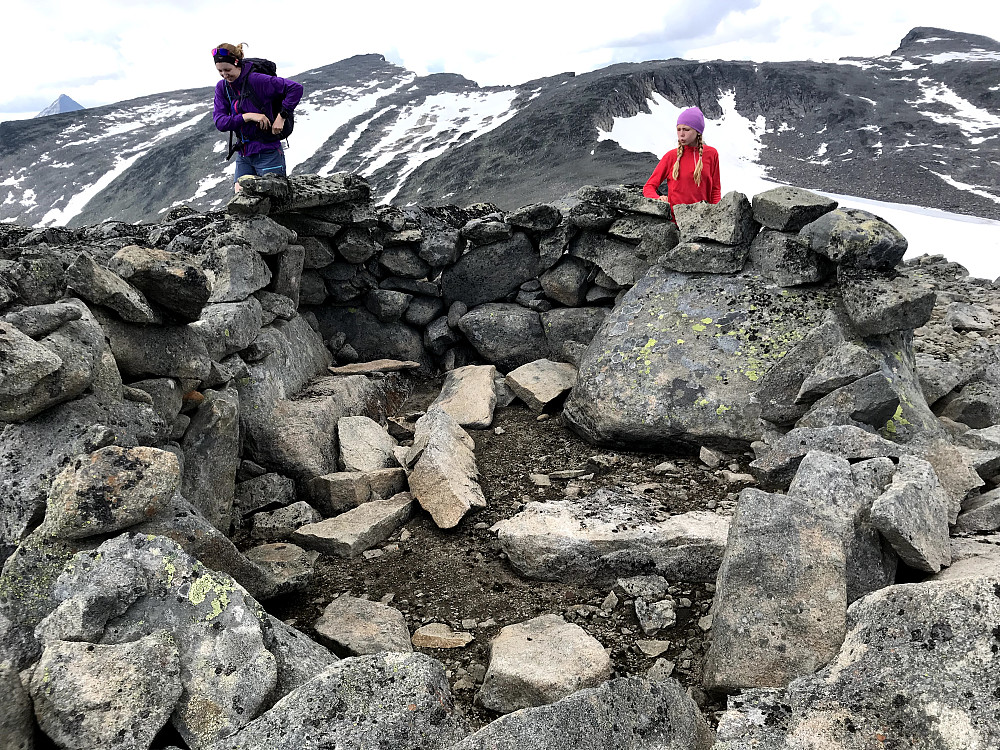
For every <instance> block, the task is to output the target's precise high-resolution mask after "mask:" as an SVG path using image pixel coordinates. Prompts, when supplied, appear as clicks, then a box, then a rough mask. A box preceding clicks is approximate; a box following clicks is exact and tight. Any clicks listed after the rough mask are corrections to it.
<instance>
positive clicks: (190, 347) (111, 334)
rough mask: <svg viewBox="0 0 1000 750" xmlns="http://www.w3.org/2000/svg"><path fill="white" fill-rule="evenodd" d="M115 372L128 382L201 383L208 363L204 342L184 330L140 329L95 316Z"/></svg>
mask: <svg viewBox="0 0 1000 750" xmlns="http://www.w3.org/2000/svg"><path fill="white" fill-rule="evenodd" d="M97 317H98V319H99V320H100V323H101V327H102V328H103V329H104V333H105V334H106V335H107V337H108V342H109V343H110V345H111V351H112V353H113V354H114V355H115V360H116V361H117V362H118V369H119V370H121V373H122V375H123V376H124V377H125V378H127V379H129V380H143V379H146V378H183V379H187V380H198V381H201V380H205V379H206V378H207V377H208V374H209V372H210V371H211V368H212V360H211V357H210V356H209V353H208V348H207V347H206V346H205V341H204V339H203V338H202V336H201V335H200V334H199V333H198V331H197V330H195V329H194V328H192V327H190V326H188V325H182V326H175V325H164V326H143V325H136V324H133V323H124V322H122V321H120V320H117V319H115V318H113V317H111V316H109V315H105V314H102V313H100V312H98V313H97Z"/></svg>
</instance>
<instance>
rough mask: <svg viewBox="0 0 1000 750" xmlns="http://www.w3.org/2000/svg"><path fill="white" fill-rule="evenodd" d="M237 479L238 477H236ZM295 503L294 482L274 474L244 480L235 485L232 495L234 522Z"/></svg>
mask: <svg viewBox="0 0 1000 750" xmlns="http://www.w3.org/2000/svg"><path fill="white" fill-rule="evenodd" d="M237 479H239V475H237ZM294 502H295V482H294V481H293V480H291V479H289V478H288V477H285V476H282V475H281V474H278V473H275V472H269V473H267V474H262V475H260V476H259V477H253V478H252V479H246V480H244V481H242V482H239V483H238V484H237V485H236V488H235V492H234V495H233V520H234V522H235V521H237V520H239V519H241V518H243V517H244V516H249V515H251V514H253V513H256V512H258V511H260V510H264V509H266V508H269V507H275V506H277V507H284V506H286V505H291V504H292V503H294Z"/></svg>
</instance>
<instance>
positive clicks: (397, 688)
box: [209, 653, 466, 750]
mask: <svg viewBox="0 0 1000 750" xmlns="http://www.w3.org/2000/svg"><path fill="white" fill-rule="evenodd" d="M465 733H466V729H465V724H464V722H463V721H462V719H460V718H459V716H458V715H457V713H456V711H455V704H454V700H453V699H452V697H451V690H450V688H449V686H448V679H447V677H445V674H444V667H442V665H441V664H440V663H439V662H437V661H435V660H434V659H431V658H430V657H429V656H424V655H423V654H413V653H408V654H400V653H380V654H373V655H371V656H359V657H356V658H352V659H344V660H342V661H339V662H337V663H336V664H333V665H331V666H330V667H328V668H327V669H326V670H325V671H324V672H322V673H321V674H319V675H317V676H316V677H315V678H313V679H312V680H310V681H309V682H307V683H306V684H304V685H302V686H301V687H300V688H298V689H297V690H294V691H293V692H291V693H290V694H288V695H287V696H285V698H284V699H283V700H281V701H280V702H279V703H278V704H277V705H275V706H274V708H272V709H271V710H270V711H268V712H266V713H265V714H263V715H262V716H260V717H259V718H258V719H256V720H255V721H253V722H252V723H251V724H250V725H249V726H248V727H246V729H244V730H243V731H241V732H238V733H236V734H235V735H233V736H232V737H230V738H228V739H226V740H223V741H221V742H218V743H216V744H214V745H212V746H211V748H210V749H209V750H301V749H302V748H304V747H316V748H334V747H337V748H359V749H360V748H365V750H439V749H442V750H443V748H447V747H450V746H451V745H452V744H454V743H455V742H457V741H458V740H460V739H461V738H462V737H463V736H464V735H465Z"/></svg>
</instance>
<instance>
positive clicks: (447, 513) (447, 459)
mask: <svg viewBox="0 0 1000 750" xmlns="http://www.w3.org/2000/svg"><path fill="white" fill-rule="evenodd" d="M413 444H414V448H413V449H411V451H412V452H413V453H416V452H417V451H420V457H419V458H418V459H417V460H416V464H415V465H414V466H413V471H412V472H411V473H410V476H409V482H410V491H411V492H412V493H413V497H415V498H416V500H417V502H419V503H420V506H421V507H422V508H423V509H424V510H426V511H427V512H428V513H430V514H431V518H433V519H434V523H435V524H437V526H438V528H442V529H451V528H454V527H455V526H457V525H458V523H459V521H461V520H462V518H463V517H464V516H465V514H466V513H468V512H469V511H470V510H472V509H473V508H485V507H486V498H485V497H484V496H483V490H482V488H481V487H480V486H479V482H478V481H477V480H478V477H479V469H478V468H477V467H476V457H475V454H474V452H473V449H474V448H475V443H473V441H472V438H470V437H469V434H468V433H467V432H466V431H465V430H463V429H462V428H461V427H460V426H459V424H458V423H457V422H456V421H455V420H454V419H453V418H452V417H451V416H450V415H449V414H448V413H447V412H445V411H442V410H441V409H434V410H432V411H429V412H427V414H425V415H424V416H422V417H421V418H420V419H418V420H417V425H416V433H415V436H414V440H413Z"/></svg>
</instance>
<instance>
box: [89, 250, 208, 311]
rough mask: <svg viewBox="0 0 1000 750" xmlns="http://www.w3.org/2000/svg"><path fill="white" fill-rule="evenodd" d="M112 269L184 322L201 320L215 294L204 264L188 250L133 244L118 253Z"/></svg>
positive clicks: (112, 263) (111, 263) (112, 262)
mask: <svg viewBox="0 0 1000 750" xmlns="http://www.w3.org/2000/svg"><path fill="white" fill-rule="evenodd" d="M108 268H109V269H110V270H111V271H113V272H114V273H116V274H118V275H119V276H120V277H122V278H123V279H125V280H126V281H128V282H129V283H130V284H132V286H134V287H136V288H138V289H140V290H141V291H142V292H143V293H144V294H145V295H146V297H147V298H148V299H149V300H150V301H152V302H154V303H155V304H157V305H159V306H160V307H162V308H164V309H165V310H167V311H168V312H169V313H171V314H172V315H174V316H175V317H176V318H178V319H179V320H180V321H181V322H185V323H186V322H190V321H194V320H198V318H199V316H200V315H201V309H202V307H204V306H205V304H206V303H207V302H208V298H209V296H210V294H211V289H212V286H211V282H210V281H209V279H208V277H207V275H206V274H205V271H204V269H203V268H202V266H201V263H200V262H199V261H198V260H197V259H195V258H194V257H192V256H189V255H187V254H185V253H171V252H167V251H165V250H158V249H155V248H145V247H138V246H137V245H130V246H128V247H125V248H123V249H121V250H119V251H118V252H117V253H116V254H115V256H114V257H113V258H112V259H111V261H110V262H109V264H108Z"/></svg>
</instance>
